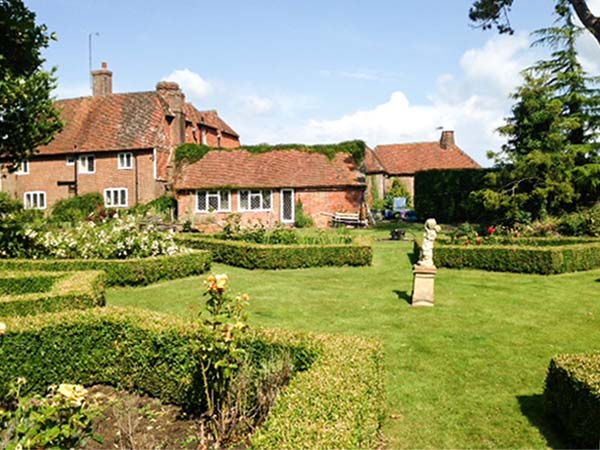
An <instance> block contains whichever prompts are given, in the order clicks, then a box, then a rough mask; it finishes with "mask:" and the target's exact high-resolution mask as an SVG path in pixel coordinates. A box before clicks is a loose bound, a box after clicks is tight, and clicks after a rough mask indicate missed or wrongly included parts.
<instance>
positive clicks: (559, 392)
mask: <svg viewBox="0 0 600 450" xmlns="http://www.w3.org/2000/svg"><path fill="white" fill-rule="evenodd" d="M544 406H545V411H546V414H547V415H548V416H549V418H550V419H551V420H552V421H553V422H554V423H555V424H556V425H557V426H558V428H559V430H560V431H561V432H562V433H563V434H564V435H565V437H566V438H567V439H568V440H569V444H570V445H573V446H574V447H575V448H598V443H599V442H600V353H595V354H588V355H560V356H557V357H555V358H553V359H552V361H550V367H549V369H548V375H547V376H546V386H545V389H544Z"/></svg>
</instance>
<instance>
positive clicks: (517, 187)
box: [473, 0, 600, 222]
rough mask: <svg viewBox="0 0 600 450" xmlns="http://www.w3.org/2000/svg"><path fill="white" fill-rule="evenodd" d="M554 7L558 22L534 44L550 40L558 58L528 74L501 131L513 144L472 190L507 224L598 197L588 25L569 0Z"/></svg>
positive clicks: (596, 100)
mask: <svg viewBox="0 0 600 450" xmlns="http://www.w3.org/2000/svg"><path fill="white" fill-rule="evenodd" d="M556 11H557V13H558V20H557V23H556V26H555V27H552V28H547V29H543V30H539V31H538V32H536V33H535V35H536V36H537V37H538V40H537V41H536V42H535V44H536V45H540V44H541V45H549V46H550V47H551V48H552V49H553V52H552V55H551V57H550V59H548V60H545V61H539V62H538V63H537V64H536V65H535V66H533V67H531V68H529V69H528V70H526V71H525V73H524V77H525V83H524V85H523V86H521V87H519V88H518V89H517V91H516V93H515V94H514V95H513V98H514V99H515V100H516V103H515V105H514V106H513V108H512V115H511V117H509V118H508V119H507V123H506V125H505V126H503V127H501V128H500V129H499V131H500V133H501V134H502V135H504V136H506V137H507V139H508V141H507V143H506V145H504V146H503V147H502V151H501V152H499V153H496V154H494V153H492V154H491V155H490V156H491V157H493V158H494V159H495V161H496V164H497V165H498V166H499V167H500V170H499V171H497V172H493V173H490V174H489V175H488V182H489V188H486V189H483V190H481V191H478V192H476V193H475V194H474V195H473V196H474V198H475V199H477V200H478V201H480V202H481V203H483V205H484V206H485V207H486V209H488V210H492V211H496V212H497V213H498V214H499V216H500V217H502V218H504V220H505V221H507V222H523V221H528V220H530V219H540V218H541V219H543V218H544V217H545V216H546V215H547V214H559V213H561V212H563V211H566V210H569V209H573V208H574V207H575V206H579V205H582V204H590V203H593V201H596V200H597V199H598V183H599V181H598V175H600V165H599V164H598V163H599V162H600V161H599V155H598V143H597V138H598V131H599V127H600V117H599V114H598V113H599V112H600V93H599V91H598V89H595V88H593V87H591V86H593V85H594V84H596V83H597V82H598V79H597V78H592V77H588V76H587V75H586V74H585V72H584V71H583V69H582V67H581V64H580V63H579V61H578V59H577V51H576V49H575V41H576V38H577V36H578V35H579V34H580V33H581V31H582V30H581V29H580V28H578V27H577V26H576V25H574V23H573V17H572V14H571V10H570V8H569V7H568V5H567V4H566V0H565V1H562V2H559V5H558V6H557V10H556ZM594 174H595V176H594ZM590 175H591V176H590Z"/></svg>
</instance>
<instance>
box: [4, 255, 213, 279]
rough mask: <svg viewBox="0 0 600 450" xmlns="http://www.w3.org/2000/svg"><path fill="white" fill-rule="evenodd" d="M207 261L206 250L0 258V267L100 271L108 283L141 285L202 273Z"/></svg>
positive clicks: (7, 268)
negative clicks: (135, 255) (149, 254)
mask: <svg viewBox="0 0 600 450" xmlns="http://www.w3.org/2000/svg"><path fill="white" fill-rule="evenodd" d="M210 262H211V256H210V253H208V252H191V253H188V254H180V255H175V256H156V257H151V258H139V259H134V258H131V259H37V260H35V259H0V270H27V271H30V270H46V271H57V270H58V271H71V270H103V271H105V272H106V275H107V278H106V284H107V286H143V285H147V284H151V283H156V282H157V281H162V280H174V279H177V278H185V277H191V276H195V275H201V274H203V273H205V272H207V271H208V270H209V269H210Z"/></svg>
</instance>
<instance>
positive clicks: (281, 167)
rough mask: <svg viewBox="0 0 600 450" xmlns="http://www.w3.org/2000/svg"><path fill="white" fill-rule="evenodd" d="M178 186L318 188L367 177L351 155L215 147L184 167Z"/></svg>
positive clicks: (359, 181)
mask: <svg viewBox="0 0 600 450" xmlns="http://www.w3.org/2000/svg"><path fill="white" fill-rule="evenodd" d="M178 178H179V179H178V180H177V181H176V183H175V186H176V189H178V190H184V189H211V188H218V187H225V186H228V187H238V188H281V187H291V188H315V187H349V186H357V187H361V186H363V185H364V177H363V176H362V174H361V173H360V171H359V169H358V166H357V165H356V162H355V161H354V159H353V158H352V156H350V155H349V154H345V153H338V154H337V155H336V156H335V158H334V159H332V160H329V159H328V158H327V157H326V156H325V155H323V154H320V153H309V152H306V151H302V150H273V151H269V152H266V153H258V154H255V153H250V152H248V151H247V150H212V151H210V152H208V153H207V154H206V155H205V156H204V158H202V159H201V160H199V161H197V162H195V163H193V164H190V165H186V166H184V167H183V168H182V170H181V172H180V175H179V177H178Z"/></svg>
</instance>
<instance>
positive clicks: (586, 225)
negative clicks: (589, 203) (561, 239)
mask: <svg viewBox="0 0 600 450" xmlns="http://www.w3.org/2000/svg"><path fill="white" fill-rule="evenodd" d="M558 229H559V231H560V232H561V234H564V235H567V236H595V237H600V204H598V205H596V206H594V207H592V208H590V209H587V210H583V211H580V212H577V213H572V214H568V215H566V216H563V217H561V218H560V220H559V224H558Z"/></svg>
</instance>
